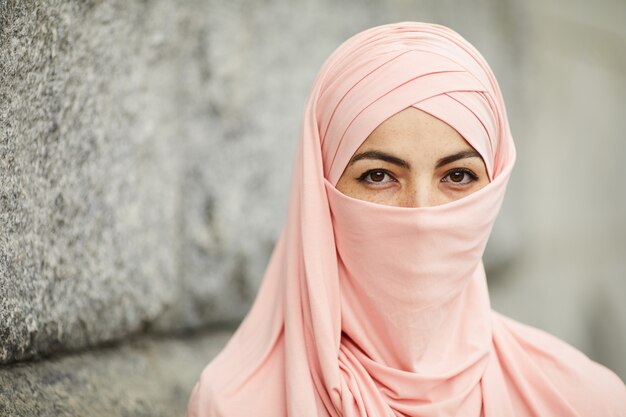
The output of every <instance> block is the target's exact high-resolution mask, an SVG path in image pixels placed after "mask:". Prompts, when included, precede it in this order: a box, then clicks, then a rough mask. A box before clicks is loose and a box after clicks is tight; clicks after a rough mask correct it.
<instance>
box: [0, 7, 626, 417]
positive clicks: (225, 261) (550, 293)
mask: <svg viewBox="0 0 626 417" xmlns="http://www.w3.org/2000/svg"><path fill="white" fill-rule="evenodd" d="M559 6H560V3H559V2H557V1H547V2H546V1H539V0H534V1H531V2H525V3H523V4H522V3H520V2H513V1H501V0H483V1H479V2H471V4H470V2H462V1H451V0H448V1H434V0H433V1H421V2H406V1H403V0H390V1H387V2H374V1H365V2H358V1H353V0H350V1H344V2H334V3H331V2H327V1H322V2H318V1H313V0H309V1H304V0H303V1H298V2H290V1H287V0H269V1H256V2H249V1H244V0H234V1H217V0H204V1H203V0H188V1H180V2H171V1H166V0H153V1H143V2H124V1H120V0H108V1H106V0H99V1H98V0H92V1H68V0H47V1H42V2H24V1H18V0H5V1H2V2H0V184H1V187H0V216H1V222H0V289H1V291H0V362H1V363H4V365H3V366H2V368H1V369H0V414H2V415H16V416H17V415H68V416H69V415H72V416H74V415H90V416H91V415H103V416H105V415H146V416H147V415H152V416H156V415H177V414H178V415H180V414H182V410H183V409H184V403H185V401H186V397H187V395H188V390H189V389H190V388H191V385H192V384H193V381H194V380H195V378H196V377H197V375H198V373H199V372H200V370H201V369H202V367H203V366H204V364H206V363H207V362H208V361H209V360H210V358H211V357H212V355H213V354H214V353H215V352H217V350H219V347H220V346H221V345H222V344H223V343H224V341H225V340H226V339H227V334H228V332H227V331H226V333H225V331H224V330H220V331H218V330H215V329H216V328H224V327H225V326H226V327H227V328H230V329H232V326H233V325H234V324H235V323H236V322H237V321H238V320H240V319H241V317H242V316H243V314H245V312H246V311H247V308H248V306H249V304H250V302H251V300H252V299H253V297H254V294H255V292H256V289H257V288H258V284H259V282H260V279H261V278H262V275H263V272H264V269H265V265H266V262H267V259H268V257H269V254H270V253H271V250H272V248H273V244H274V239H275V237H276V235H277V233H278V231H279V230H280V227H281V226H282V222H283V217H284V213H285V210H286V202H287V195H286V191H287V188H288V185H289V181H290V173H291V159H292V157H293V154H294V152H295V146H296V140H297V134H298V130H299V123H300V120H301V115H302V111H303V109H304V105H305V100H306V98H307V94H308V91H309V89H310V86H311V83H312V81H313V77H314V75H315V73H316V72H317V70H318V69H319V66H320V65H321V63H322V62H323V60H324V59H325V58H326V56H327V55H328V54H329V53H330V52H331V51H332V50H333V49H334V48H335V47H336V46H337V45H339V43H340V42H342V41H343V40H344V39H346V38H347V37H349V36H350V35H352V34H354V33H356V32H358V31H360V30H362V29H364V28H366V27H369V26H373V25H376V24H382V23H387V22H392V21H401V20H422V21H433V22H438V23H442V24H445V25H449V26H451V27H452V28H454V29H456V30H457V31H458V32H460V33H461V34H462V35H464V36H465V37H466V38H467V39H468V40H470V41H471V42H472V43H473V44H474V45H476V46H477V47H478V49H479V50H481V52H483V54H484V55H485V56H486V58H487V60H488V61H489V62H490V64H491V65H492V68H493V69H494V72H495V73H496V76H497V77H498V80H499V81H500V84H501V87H502V89H503V92H504V96H505V100H506V101H507V106H508V110H509V116H510V119H511V125H512V130H513V134H514V137H515V139H516V144H517V147H518V165H517V168H516V170H515V172H514V174H513V179H512V181H511V185H510V188H509V194H508V197H507V201H506V203H505V207H504V210H503V213H502V215H501V217H500V219H499V221H498V223H497V225H496V229H495V231H494V235H493V238H492V241H491V242H490V245H489V248H488V253H487V257H486V264H487V269H488V274H489V279H490V287H491V293H492V302H493V305H494V307H495V308H496V309H498V310H499V311H502V312H504V313H505V314H508V315H511V316H513V317H515V318H518V319H520V320H522V321H525V322H528V323H530V324H533V325H536V326H538V327H541V328H544V329H546V330H548V331H550V332H552V333H555V334H556V335H558V336H560V337H562V338H564V339H565V340H567V341H569V342H570V343H572V344H574V345H576V346H577V347H579V348H580V349H583V350H584V351H585V352H586V353H587V354H588V355H590V356H592V357H593V358H594V359H596V360H598V361H600V362H603V363H605V364H607V365H608V366H610V367H611V368H613V369H614V370H616V371H617V372H618V373H619V374H620V375H621V376H622V378H625V377H626V360H625V359H624V357H623V354H622V353H621V352H624V351H626V310H625V307H624V306H625V305H626V279H625V278H626V262H625V261H624V253H626V220H625V218H624V213H625V212H626V187H624V186H623V184H621V179H620V176H619V173H620V168H621V163H622V161H621V159H622V158H621V155H624V154H625V153H626V143H625V142H624V141H623V140H622V136H623V134H622V132H623V131H625V130H626V126H625V124H626V119H625V118H624V117H621V113H622V112H623V107H624V98H623V97H626V29H625V28H624V25H623V21H624V18H626V5H625V4H624V3H623V2H621V1H619V0H604V1H602V2H600V3H598V4H595V5H591V4H589V3H583V2H572V4H571V5H570V6H569V7H567V8H563V7H559ZM228 326H230V327H228ZM177 370H180V372H178V371H177ZM128 374H131V375H133V377H131V378H129V377H128ZM16 381H19V382H16ZM113 386H115V387H113ZM96 398H97V401H96ZM90 405H93V407H94V408H90ZM157 410H158V411H157Z"/></svg>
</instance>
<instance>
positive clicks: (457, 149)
mask: <svg viewBox="0 0 626 417" xmlns="http://www.w3.org/2000/svg"><path fill="white" fill-rule="evenodd" d="M366 152H367V153H366ZM488 183H489V177H488V175H487V170H486V168H485V164H484V162H483V159H482V158H481V157H480V155H479V154H478V153H477V152H476V151H475V150H474V148H472V147H471V146H470V145H469V143H467V141H466V140H465V139H463V136H461V135H460V134H459V133H458V132H457V131H456V130H455V129H453V128H452V127H451V126H450V125H448V124H446V123H444V122H442V121H441V120H439V119H437V118H436V117H434V116H431V115H430V114H428V113H425V112H423V111H421V110H418V109H416V108H414V107H408V108H406V109H404V110H402V111H400V112H398V113H396V114H395V115H393V116H391V117H390V118H388V119H387V120H385V121H384V122H383V123H381V124H380V125H379V126H378V127H377V128H376V129H375V130H374V131H373V132H372V133H371V134H370V135H369V136H368V137H367V139H366V140H365V141H364V142H363V143H362V144H361V146H360V147H359V149H357V150H356V152H355V153H354V155H352V158H351V160H350V162H349V163H348V166H347V167H346V169H345V170H344V172H343V174H342V175H341V178H339V181H338V183H337V185H336V187H337V189H338V190H339V191H340V192H342V193H343V194H345V195H348V196H350V197H353V198H357V199H360V200H365V201H370V202H373V203H379V204H385V205H390V206H398V207H427V206H436V205H439V204H444V203H447V202H450V201H454V200H458V199H459V198H463V197H465V196H466V195H469V194H471V193H473V192H476V191H478V190H480V189H481V188H482V187H484V186H485V185H487V184H488Z"/></svg>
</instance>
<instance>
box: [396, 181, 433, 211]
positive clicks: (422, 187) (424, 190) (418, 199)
mask: <svg viewBox="0 0 626 417" xmlns="http://www.w3.org/2000/svg"><path fill="white" fill-rule="evenodd" d="M436 191H437V190H436V189H435V187H434V185H433V183H432V181H429V180H428V179H426V178H423V177H418V178H416V179H415V180H414V182H413V184H412V186H411V187H408V188H407V192H406V196H405V204H404V206H405V207H429V206H434V205H435V204H436Z"/></svg>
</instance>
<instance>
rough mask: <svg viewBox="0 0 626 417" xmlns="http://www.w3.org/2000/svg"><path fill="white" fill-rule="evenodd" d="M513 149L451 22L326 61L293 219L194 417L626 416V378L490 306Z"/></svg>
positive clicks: (386, 36)
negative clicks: (488, 258)
mask: <svg viewBox="0 0 626 417" xmlns="http://www.w3.org/2000/svg"><path fill="white" fill-rule="evenodd" d="M514 160H515V149H514V145H513V141H512V137H511V133H510V131H509V126H508V122H507V118H506V112H505V107H504V103H503V101H502V96H501V93H500V90H499V87H498V85H497V82H496V80H495V77H494V75H493V73H492V72H491V70H490V68H489V66H488V65H487V63H486V62H485V60H484V59H483V58H482V56H481V55H480V54H479V53H478V52H477V51H476V50H475V49H474V48H473V47H472V46H471V45H470V44H469V43H468V42H467V41H466V40H464V39H463V38H462V37H461V36H460V35H458V34H457V33H455V32H453V31H452V30H450V29H448V28H445V27H443V26H439V25H432V24H424V23H415V22H403V23H396V24H389V25H383V26H379V27H374V28H371V29H369V30H366V31H364V32H361V33H359V34H357V35H355V36H353V37H352V38H350V39H348V40H347V41H346V42H344V43H343V44H342V45H341V46H340V47H339V48H338V49H337V50H336V51H335V52H334V53H333V54H332V55H331V56H330V57H329V58H328V60H327V61H326V62H325V63H324V65H323V66H322V68H321V70H320V72H319V73H318V76H317V77H316V79H315V82H314V85H313V89H312V91H311V94H310V98H309V101H308V103H307V108H306V112H305V115H304V120H303V124H302V130H301V137H300V142H299V148H298V152H297V159H296V163H295V166H294V173H293V182H292V185H291V194H290V200H289V207H288V216H287V220H286V224H285V227H284V228H283V231H282V233H281V235H280V236H279V239H278V242H277V244H276V247H275V249H274V252H273V254H272V257H271V259H270V263H269V265H268V267H267V270H266V273H265V276H264V280H263V283H262V286H261V288H260V290H259V293H258V295H257V298H256V300H255V303H254V305H253V306H252V309H251V310H250V312H249V314H248V315H247V317H246V318H245V320H244V321H243V323H242V324H241V326H240V327H239V328H238V329H237V331H236V333H235V334H234V335H233V337H232V339H231V340H230V341H229V343H228V344H227V346H226V347H225V348H224V350H223V351H222V352H221V353H220V354H219V355H218V356H217V357H216V358H215V359H214V360H213V361H212V362H211V363H210V364H209V365H208V366H207V367H206V369H205V370H204V371H203V373H202V375H201V377H200V380H199V381H198V383H197V384H196V386H195V388H194V390H193V393H192V395H191V399H190V401H189V407H188V416H202V417H205V416H213V417H217V416H224V417H240V416H256V417H263V416H268V417H270V416H271V417H276V416H292V417H313V416H315V417H317V416H350V417H356V416H359V417H362V416H376V417H382V416H385V417H386V416H487V417H492V416H497V417H501V416H624V415H626V389H625V387H624V384H623V383H622V382H621V381H620V380H619V378H618V377H617V376H616V375H615V374H613V373H612V372H611V371H609V370H608V369H606V368H604V367H602V366H601V365H598V364H596V363H594V362H592V361H591V360H589V359H588V358H587V357H585V356H584V355H583V354H582V353H580V352H578V351H576V350H575V349H574V348H572V347H570V346H569V345H567V344H565V343H564V342H562V341H560V340H558V339H556V338H554V337H552V336H550V335H548V334H546V333H544V332H542V331H540V330H537V329H533V328H531V327H528V326H525V325H522V324H520V323H517V322H515V321H513V320H511V319H508V318H506V317H504V316H501V315H499V314H497V313H495V312H493V311H492V310H491V309H490V305H489V297H488V293H487V287H486V279H485V272H484V269H483V266H482V261H481V257H482V254H483V250H484V248H485V244H486V242H487V238H488V236H489V233H490V230H491V227H492V225H493V223H494V221H495V218H496V214H497V212H498V210H499V208H500V205H501V202H502V198H503V196H504V191H505V188H506V184H507V181H508V179H509V175H510V173H511V169H512V167H513V164H514Z"/></svg>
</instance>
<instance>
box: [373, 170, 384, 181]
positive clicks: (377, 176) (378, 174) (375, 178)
mask: <svg viewBox="0 0 626 417" xmlns="http://www.w3.org/2000/svg"><path fill="white" fill-rule="evenodd" d="M370 178H371V179H372V181H374V182H381V181H382V180H383V178H385V174H384V173H383V172H380V171H374V172H372V173H371V174H370Z"/></svg>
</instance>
